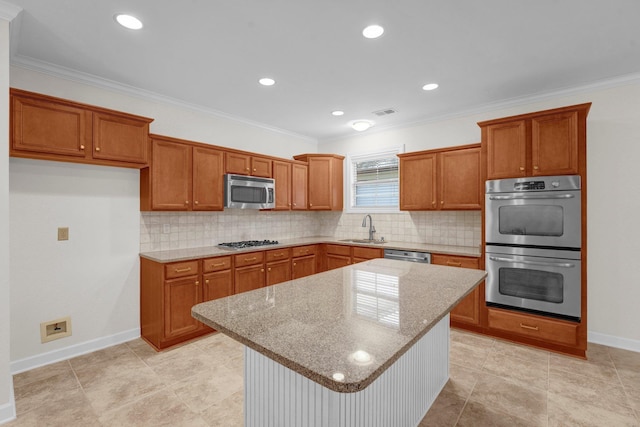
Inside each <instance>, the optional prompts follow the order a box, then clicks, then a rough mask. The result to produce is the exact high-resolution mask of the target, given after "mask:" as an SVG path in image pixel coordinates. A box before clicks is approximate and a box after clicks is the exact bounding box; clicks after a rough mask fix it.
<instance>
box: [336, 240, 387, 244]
mask: <svg viewBox="0 0 640 427" xmlns="http://www.w3.org/2000/svg"><path fill="white" fill-rule="evenodd" d="M339 242H348V243H367V244H374V245H383V244H385V243H387V241H386V240H369V239H344V240H339Z"/></svg>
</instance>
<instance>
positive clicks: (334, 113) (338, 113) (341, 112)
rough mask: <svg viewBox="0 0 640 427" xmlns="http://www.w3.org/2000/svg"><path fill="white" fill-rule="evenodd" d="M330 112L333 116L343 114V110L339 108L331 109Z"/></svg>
mask: <svg viewBox="0 0 640 427" xmlns="http://www.w3.org/2000/svg"><path fill="white" fill-rule="evenodd" d="M331 114H332V115H334V116H336V117H337V116H344V111H341V110H335V111H332V112H331Z"/></svg>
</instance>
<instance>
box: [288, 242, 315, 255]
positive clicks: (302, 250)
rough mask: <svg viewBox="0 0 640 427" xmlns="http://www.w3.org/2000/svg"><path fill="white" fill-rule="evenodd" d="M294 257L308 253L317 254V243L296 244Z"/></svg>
mask: <svg viewBox="0 0 640 427" xmlns="http://www.w3.org/2000/svg"><path fill="white" fill-rule="evenodd" d="M292 252H293V255H292V256H293V257H294V258H295V257H299V256H307V255H315V253H316V247H315V245H309V246H296V247H295V248H293V251H292Z"/></svg>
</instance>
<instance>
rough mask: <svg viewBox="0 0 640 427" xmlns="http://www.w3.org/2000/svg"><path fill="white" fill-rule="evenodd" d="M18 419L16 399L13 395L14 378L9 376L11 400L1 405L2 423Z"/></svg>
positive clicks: (0, 418)
mask: <svg viewBox="0 0 640 427" xmlns="http://www.w3.org/2000/svg"><path fill="white" fill-rule="evenodd" d="M15 419H16V400H15V397H14V395H13V378H12V377H9V402H8V403H5V404H4V405H0V424H4V423H8V422H9V421H13V420H15Z"/></svg>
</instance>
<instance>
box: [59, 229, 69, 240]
mask: <svg viewBox="0 0 640 427" xmlns="http://www.w3.org/2000/svg"><path fill="white" fill-rule="evenodd" d="M58 240H69V227H58Z"/></svg>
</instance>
